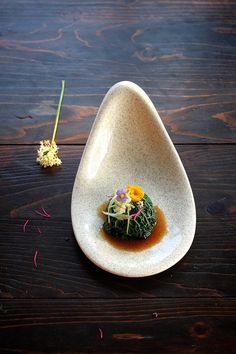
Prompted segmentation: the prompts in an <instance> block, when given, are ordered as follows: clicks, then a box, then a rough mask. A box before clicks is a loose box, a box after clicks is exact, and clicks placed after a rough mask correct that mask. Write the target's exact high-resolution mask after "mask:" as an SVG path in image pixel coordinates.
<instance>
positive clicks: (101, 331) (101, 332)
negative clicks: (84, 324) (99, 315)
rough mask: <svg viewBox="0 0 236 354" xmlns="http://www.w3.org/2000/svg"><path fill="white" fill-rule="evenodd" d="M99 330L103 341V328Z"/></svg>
mask: <svg viewBox="0 0 236 354" xmlns="http://www.w3.org/2000/svg"><path fill="white" fill-rule="evenodd" d="M98 329H99V332H100V338H101V339H102V338H103V330H102V329H101V328H98Z"/></svg>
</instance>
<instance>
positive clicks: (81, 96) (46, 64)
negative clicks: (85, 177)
mask: <svg viewBox="0 0 236 354" xmlns="http://www.w3.org/2000/svg"><path fill="white" fill-rule="evenodd" d="M235 9H236V5H235V3H233V2H228V3H227V4H226V2H220V1H211V2H208V1H204V2H196V1H183V0H182V1H177V2H175V1H173V2H172V1H168V2H165V1H148V2H145V1H140V2H138V3H137V2H136V3H135V5H134V4H133V3H132V2H129V1H125V2H124V1H116V2H112V1H107V2H105V3H103V2H97V1H95V0H93V1H82V2H80V4H79V5H78V3H77V2H76V1H69V2H68V5H67V7H65V4H64V3H63V2H61V1H56V0H55V1H53V2H52V3H51V2H50V6H49V4H48V1H46V0H41V1H40V2H37V3H35V1H29V0H22V1H20V2H18V5H17V6H16V5H15V2H7V1H1V4H0V23H1V38H0V50H1V51H0V63H1V74H0V78H1V83H2V87H1V89H0V111H1V115H0V143H2V144H8V143H17V144H21V143H27V144H28V143H35V142H37V141H39V140H41V139H42V138H43V137H47V136H48V135H49V136H50V134H51V132H52V126H53V122H54V117H55V111H56V105H57V101H58V96H59V90H60V80H61V79H62V78H64V79H65V80H66V92H65V99H64V103H63V108H62V114H61V123H60V129H59V133H58V142H60V143H68V142H70V143H85V142H86V140H87V137H88V134H89V131H90V129H91V126H92V123H93V121H94V117H95V114H96V112H97V109H98V107H99V105H100V103H101V101H102V98H103V97H104V95H105V93H106V92H107V90H108V88H109V87H110V86H112V85H113V84H114V83H116V82H118V81H121V80H131V81H135V82H136V83H137V84H139V85H140V86H141V87H143V89H144V90H145V91H146V92H147V93H148V94H149V95H150V97H151V99H152V100H153V102H154V104H155V106H156V108H157V109H158V111H159V112H160V115H161V117H162V119H163V121H164V123H165V125H166V127H167V130H168V132H169V133H170V135H171V138H172V139H173V140H174V141H175V142H179V143H180V142H181V143H188V142H208V143H209V142H224V143H230V142H235V141H236V133H235V119H234V118H235V112H236V110H235V102H236V97H235V87H236V65H235V56H236V37H235V32H236V29H235V28H236V27H235V26H236V20H235V16H234V12H235ZM16 13H17V19H18V20H17V21H15V16H16ZM25 115H31V116H32V119H24V120H21V119H18V118H16V116H25Z"/></svg>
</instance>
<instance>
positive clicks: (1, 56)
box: [0, 0, 236, 354]
mask: <svg viewBox="0 0 236 354" xmlns="http://www.w3.org/2000/svg"><path fill="white" fill-rule="evenodd" d="M0 78H1V81H0V82H1V85H0V178H1V180H0V231H1V232H0V353H37V354H39V353H67V354H69V353H127V354H128V353H165V354H168V353H176V354H177V353H180V354H182V353H184V354H185V353H186V354H189V353H193V354H209V353H211V354H212V353H213V354H215V353H216V354H224V353H227V354H231V353H232V354H233V353H235V345H236V341H235V335H234V329H235V325H236V323H235V314H236V308H235V307H236V306H235V305H236V301H235V244H236V123H235V122H236V90H235V89H236V3H235V2H234V1H232V0H231V1H220V0H212V1H211V0H204V1H200V0H199V1H187V0H176V1H174V0H173V1H170V0H169V1H168V0H167V1H164V0H163V1H161V0H156V1H154V0H150V1H144V0H143V1H138V0H137V1H135V0H133V1H132V0H130V1H128V0H127V1H126V0H123V1H120V0H117V1H106V0H103V1H99V0H93V1H90V0H88V1H87V0H81V1H75V0H63V1H62V0H51V1H47V0H39V1H33V0H13V1H7V0H2V1H1V2H0ZM61 79H65V80H66V91H65V97H64V102H63V107H62V111H61V120H60V126H59V131H58V139H57V142H58V143H59V144H60V152H61V157H62V160H63V164H62V166H61V167H60V168H58V169H51V170H44V169H40V168H39V166H38V165H37V164H36V163H35V157H36V149H37V144H38V142H39V140H41V139H42V138H47V137H50V136H51V133H52V128H53V123H54V118H55V112H56V107H57V102H58V96H59V92H60V80H61ZM121 80H131V81H134V82H136V83H137V84H139V85H140V86H141V87H142V88H143V89H144V90H145V91H146V92H147V93H148V94H149V96H150V98H151V99H152V100H153V102H154V104H155V106H156V108H157V109H158V111H159V113H160V115H161V118H162V119H163V122H164V124H165V126H166V129H167V130H168V132H169V134H170V136H171V138H172V140H173V141H174V143H175V144H176V148H177V151H178V153H179V155H180V157H181V159H182V162H183V164H184V166H185V168H186V171H187V174H188V176H189V179H190V183H191V185H192V188H193V193H194V197H195V201H196V207H197V230H196V236H195V239H194V242H193V245H192V247H191V249H190V250H189V252H188V253H187V254H186V256H185V257H184V258H183V259H182V260H181V261H180V262H179V263H178V264H177V265H175V266H174V267H172V268H170V269H169V270H168V271H166V272H164V273H162V274H159V275H156V276H152V277H148V278H144V279H125V278H121V277H118V276H114V275H112V274H109V273H106V272H104V271H102V270H100V269H99V268H97V267H96V266H95V265H93V264H92V263H91V262H90V261H88V260H87V258H86V257H85V256H84V255H83V253H82V251H81V250H80V249H79V247H78V245H77V243H76V241H75V238H74V235H73V231H72V226H71V219H70V200H71V192H72V187H73V182H74V178H75V174H76V171H77V168H78V165H79V162H80V158H81V156H82V153H83V149H84V145H85V143H86V140H87V137H88V134H89V132H90V129H91V126H92V123H93V121H94V118H95V115H96V112H97V109H98V107H99V105H100V103H101V101H102V99H103V97H104V95H105V93H106V92H107V90H108V89H109V87H110V86H111V85H113V84H114V83H116V82H117V81H121ZM22 117H23V119H22ZM24 117H25V118H24ZM42 205H43V206H44V207H45V208H46V209H47V210H48V211H50V213H51V214H52V218H51V219H50V220H47V219H43V218H41V217H40V216H39V215H37V214H35V212H34V210H35V209H37V208H39V207H40V206H42ZM26 219H30V222H29V224H28V226H27V228H26V232H25V233H24V232H23V229H22V225H23V224H24V222H25V220H26ZM38 228H39V229H40V231H41V234H39V231H38ZM36 250H37V251H38V257H37V268H35V267H34V265H33V256H34V253H35V251H36ZM99 328H100V329H101V331H102V333H103V338H101V333H100V330H99Z"/></svg>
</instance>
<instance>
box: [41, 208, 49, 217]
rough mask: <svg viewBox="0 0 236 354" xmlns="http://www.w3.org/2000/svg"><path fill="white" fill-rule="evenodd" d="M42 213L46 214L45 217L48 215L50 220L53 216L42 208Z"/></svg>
mask: <svg viewBox="0 0 236 354" xmlns="http://www.w3.org/2000/svg"><path fill="white" fill-rule="evenodd" d="M42 211H43V212H44V214H45V215H47V217H48V218H50V217H51V215H50V214H49V213H48V212H47V211H46V210H45V209H44V208H43V207H42Z"/></svg>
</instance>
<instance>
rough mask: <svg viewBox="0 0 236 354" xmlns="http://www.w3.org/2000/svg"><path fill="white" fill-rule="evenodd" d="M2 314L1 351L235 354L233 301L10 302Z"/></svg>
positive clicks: (2, 304)
mask: <svg viewBox="0 0 236 354" xmlns="http://www.w3.org/2000/svg"><path fill="white" fill-rule="evenodd" d="M0 312H1V314H0V329H1V342H0V350H1V353H12V352H17V353H26V352H27V353H47V352H49V353H78V352H79V353H95V352H96V353H114V354H115V353H149V352H150V350H151V352H154V350H155V352H156V353H170V354H171V353H175V354H177V353H181V354H185V353H186V354H190V353H201V354H208V353H217V354H218V353H225V352H227V353H229V354H231V353H232V354H233V353H234V352H235V344H236V343H235V339H234V325H235V321H234V316H235V312H236V300H233V299H227V300H221V299H218V300H215V299H214V300H213V299H212V300H210V299H201V300H200V299H198V300H191V299H182V300H181V299H166V300H163V299H137V300H131V299H130V300H120V299H119V300H118V299H117V300H114V299H113V300H109V299H107V300H89V299H88V300H81V299H77V300H72V299H70V300H60V301H57V300H48V299H47V300H33V301H32V300H10V301H3V302H2V303H1V311H0ZM155 313H156V314H155ZM156 316H157V317H156ZM99 328H100V329H101V330H102V333H103V338H102V339H101V338H100V331H99Z"/></svg>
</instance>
